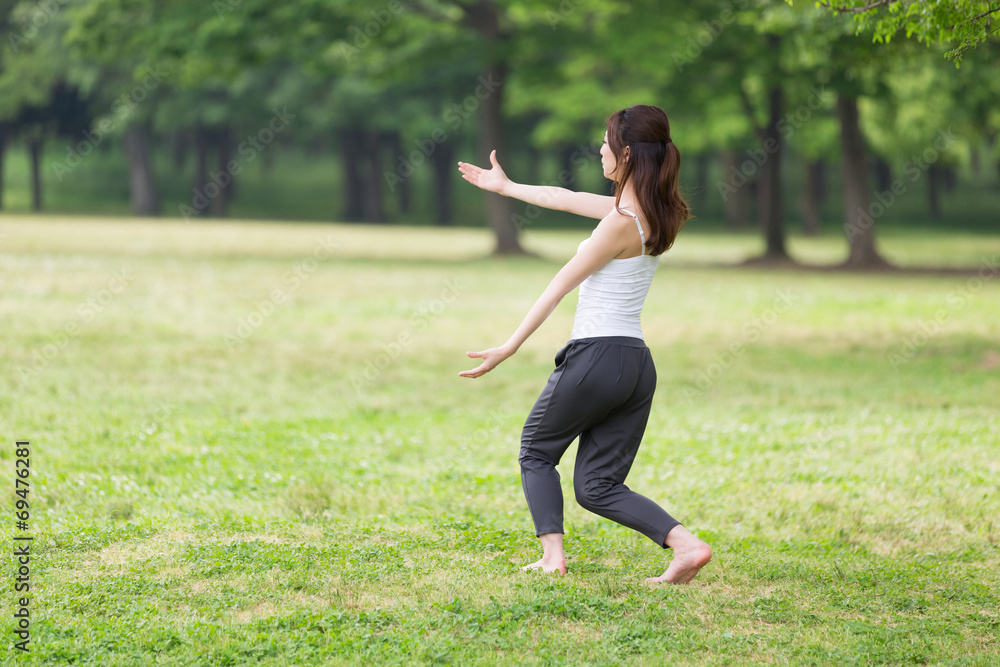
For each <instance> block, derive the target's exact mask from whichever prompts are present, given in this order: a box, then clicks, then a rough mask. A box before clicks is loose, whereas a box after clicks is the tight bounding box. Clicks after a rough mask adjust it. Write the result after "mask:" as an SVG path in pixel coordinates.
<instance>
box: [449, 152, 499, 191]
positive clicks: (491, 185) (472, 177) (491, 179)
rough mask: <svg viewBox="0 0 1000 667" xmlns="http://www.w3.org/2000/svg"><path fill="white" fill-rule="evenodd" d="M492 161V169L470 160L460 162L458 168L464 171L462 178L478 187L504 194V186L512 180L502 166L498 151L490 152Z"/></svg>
mask: <svg viewBox="0 0 1000 667" xmlns="http://www.w3.org/2000/svg"><path fill="white" fill-rule="evenodd" d="M490 163H491V164H492V165H493V167H492V168H491V169H483V168H482V167H477V166H476V165H474V164H469V163H468V162H459V163H458V170H459V171H460V172H462V178H464V179H465V180H467V181H468V182H469V183H472V184H473V185H475V186H476V187H478V188H482V189H483V190H489V191H490V192H498V193H501V194H502V192H503V189H504V186H506V185H507V183H509V182H510V179H509V178H507V174H505V173H504V172H503V169H501V168H500V163H499V162H497V152H496V151H493V152H491V153H490Z"/></svg>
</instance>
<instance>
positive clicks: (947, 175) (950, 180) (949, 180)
mask: <svg viewBox="0 0 1000 667" xmlns="http://www.w3.org/2000/svg"><path fill="white" fill-rule="evenodd" d="M941 185H943V186H944V189H945V190H946V191H948V192H949V193H951V192H954V191H955V186H956V185H958V174H957V173H955V168H954V167H941Z"/></svg>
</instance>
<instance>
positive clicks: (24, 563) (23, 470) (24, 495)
mask: <svg viewBox="0 0 1000 667" xmlns="http://www.w3.org/2000/svg"><path fill="white" fill-rule="evenodd" d="M14 453H15V454H16V458H15V459H14V528H15V529H16V530H15V531H14V568H13V570H14V593H15V595H14V635H15V636H16V637H17V639H18V641H16V642H15V643H14V648H16V649H17V650H19V651H24V652H26V653H27V652H28V651H29V650H30V649H29V648H28V642H30V641H31V612H30V610H29V608H30V606H31V540H32V539H33V538H32V536H31V535H30V534H29V526H30V521H31V503H30V502H28V494H29V493H30V492H31V481H30V477H31V443H30V442H29V441H27V440H18V441H17V446H16V449H15V450H14Z"/></svg>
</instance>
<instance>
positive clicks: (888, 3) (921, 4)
mask: <svg viewBox="0 0 1000 667" xmlns="http://www.w3.org/2000/svg"><path fill="white" fill-rule="evenodd" d="M788 2H789V4H791V2H792V0H788ZM816 5H817V6H824V7H828V8H829V9H831V10H833V11H835V12H838V13H843V14H848V15H852V16H853V17H854V20H855V22H856V24H857V31H858V32H859V33H860V32H871V34H872V39H873V41H875V42H889V41H890V40H891V39H892V38H893V37H895V36H896V35H898V34H900V33H903V34H905V35H906V37H916V39H918V40H919V41H921V42H923V43H925V44H928V45H930V44H938V43H946V44H950V45H952V47H953V48H952V49H951V50H949V51H948V52H947V53H946V54H945V56H946V57H948V58H950V59H952V60H954V62H955V66H956V67H958V66H959V65H960V64H961V62H962V58H963V57H964V56H965V55H966V54H967V53H968V52H969V51H971V50H972V49H975V48H976V47H977V46H979V45H980V44H983V43H984V42H986V41H987V40H989V39H991V38H992V37H993V36H994V35H996V34H997V32H998V31H1000V27H998V25H1000V24H998V22H997V12H1000V6H997V5H996V3H995V2H990V1H989V0H956V1H949V2H939V1H938V0H912V1H903V0H831V1H830V2H817V3H816Z"/></svg>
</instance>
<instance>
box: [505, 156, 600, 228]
mask: <svg viewBox="0 0 1000 667" xmlns="http://www.w3.org/2000/svg"><path fill="white" fill-rule="evenodd" d="M600 157H601V156H600V153H596V152H595V151H594V150H593V148H592V147H591V146H590V145H589V144H584V145H582V146H578V147H577V148H575V149H574V150H573V152H572V153H571V154H570V157H569V161H570V165H571V166H572V167H576V168H579V167H582V166H584V165H586V164H588V163H590V162H593V161H594V160H598V159H600ZM572 183H573V171H572V169H563V170H562V171H560V172H559V174H558V176H556V180H555V181H554V182H547V183H546V182H543V183H540V185H542V186H549V187H559V188H566V187H569V185H570V184H572ZM558 194H559V193H557V192H554V191H553V192H549V191H545V192H543V193H542V195H541V197H540V199H541V204H540V205H538V204H528V205H527V206H525V207H524V214H523V215H522V214H520V213H511V214H510V221H511V222H512V223H514V228H515V229H517V231H518V232H520V231H521V230H523V229H524V228H525V227H527V226H528V225H530V224H531V223H533V222H534V221H535V220H537V219H538V217H539V216H540V215H541V214H542V209H543V208H549V207H548V206H546V204H551V203H553V202H554V201H555V199H556V197H557V196H558Z"/></svg>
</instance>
